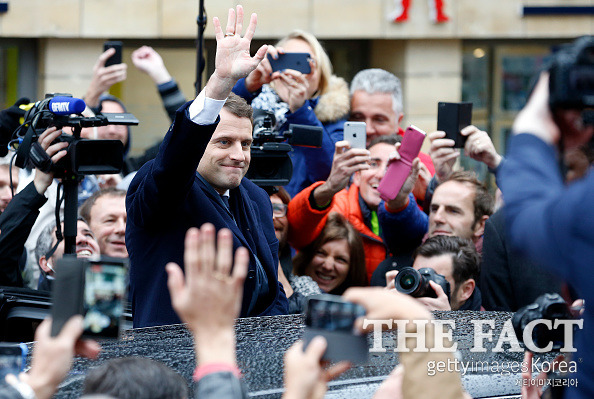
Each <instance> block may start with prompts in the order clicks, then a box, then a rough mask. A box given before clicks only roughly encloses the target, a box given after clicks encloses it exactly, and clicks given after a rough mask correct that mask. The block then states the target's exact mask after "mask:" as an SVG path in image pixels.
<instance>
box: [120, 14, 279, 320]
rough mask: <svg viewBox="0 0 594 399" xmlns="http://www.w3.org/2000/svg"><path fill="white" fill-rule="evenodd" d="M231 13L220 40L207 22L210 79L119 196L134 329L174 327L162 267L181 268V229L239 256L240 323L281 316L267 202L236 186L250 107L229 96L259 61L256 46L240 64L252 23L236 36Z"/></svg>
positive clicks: (241, 182) (246, 184)
mask: <svg viewBox="0 0 594 399" xmlns="http://www.w3.org/2000/svg"><path fill="white" fill-rule="evenodd" d="M240 10H241V13H240V12H239V11H240ZM231 14H232V17H233V23H232V24H231V23H230V24H229V25H228V26H227V33H226V34H224V33H223V31H222V30H221V27H220V23H219V22H218V19H216V23H215V32H216V33H217V34H216V39H217V53H216V59H215V72H214V73H213V75H212V76H211V78H210V80H209V81H208V83H207V85H206V87H205V88H204V90H203V91H202V92H201V93H200V95H199V96H198V97H197V98H196V100H194V101H193V102H191V103H187V104H186V105H184V106H183V107H181V108H180V109H179V110H178V112H177V115H176V119H175V122H174V123H173V125H172V126H171V128H170V130H169V132H168V133H167V135H166V136H165V139H164V141H163V144H162V145H161V148H160V150H159V154H158V155H157V158H156V159H155V160H153V161H149V162H148V163H147V164H145V165H144V166H143V167H142V168H141V169H140V170H139V171H138V173H137V174H136V176H135V178H134V180H133V181H132V183H131V184H130V188H129V190H128V195H127V198H126V209H127V212H128V220H127V225H126V246H127V248H128V254H129V257H130V296H131V301H132V310H133V315H134V326H135V327H146V326H153V325H163V324H173V323H179V322H180V320H179V318H178V316H177V315H176V314H175V312H174V311H173V308H172V307H171V304H170V300H169V292H168V291H167V278H166V274H165V265H166V264H167V263H169V262H176V263H178V264H182V261H183V243H184V236H185V234H186V231H187V230H188V229H189V228H190V227H199V226H201V225H202V224H204V223H207V222H209V223H212V224H213V225H214V226H215V228H216V229H221V228H228V229H230V230H231V231H232V233H233V246H234V248H238V247H241V246H243V247H245V248H247V249H248V251H249V254H250V266H249V271H248V277H247V279H246V282H245V285H244V296H243V303H242V310H241V314H240V315H241V316H244V317H245V316H260V315H277V314H285V313H287V312H288V303H287V299H286V296H285V294H284V292H283V290H282V288H281V285H280V283H279V282H278V275H277V268H278V240H277V238H276V236H275V234H274V226H273V223H272V206H271V204H270V199H269V197H268V194H266V192H265V191H264V190H262V189H261V188H259V187H258V186H256V185H255V184H253V183H252V182H250V181H249V180H247V179H245V178H244V176H245V173H246V172H247V169H248V167H249V162H250V146H251V142H252V124H251V121H250V119H251V108H250V107H249V106H248V105H247V104H246V103H245V102H243V100H241V99H239V98H238V97H236V96H232V95H230V94H231V89H232V88H233V85H234V84H235V83H236V82H237V81H238V80H239V79H240V78H242V77H245V76H246V75H247V74H248V73H250V72H251V71H252V70H253V69H255V68H256V66H257V65H258V63H259V62H260V61H261V60H262V59H263V58H264V55H265V54H266V46H263V47H261V48H260V49H259V50H258V52H257V53H256V55H255V56H254V57H253V58H252V57H250V55H249V47H250V42H251V39H252V37H253V35H254V31H255V28H256V16H255V14H253V15H252V18H251V21H250V24H249V26H248V28H247V31H246V35H245V37H241V26H242V22H243V11H242V9H240V8H238V14H239V15H237V24H235V14H234V13H231ZM231 14H230V18H231ZM219 114H220V115H219ZM197 305H198V306H199V304H197Z"/></svg>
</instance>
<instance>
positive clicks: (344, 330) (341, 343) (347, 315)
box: [303, 294, 369, 363]
mask: <svg viewBox="0 0 594 399" xmlns="http://www.w3.org/2000/svg"><path fill="white" fill-rule="evenodd" d="M364 315H365V309H364V308H363V307H362V306H361V305H357V304H354V303H352V302H348V301H345V300H344V299H342V298H341V297H340V296H336V295H328V294H323V295H313V296H310V297H309V298H308V300H307V304H306V310H305V333H304V335H303V340H304V349H305V348H307V346H308V345H309V343H310V342H311V340H312V339H313V338H314V337H316V336H318V335H321V336H323V337H324V338H326V341H327V342H328V347H327V348H326V352H325V353H324V356H323V359H324V360H328V361H331V362H337V361H341V360H349V361H351V362H353V363H365V362H367V360H368V358H369V347H368V344H367V334H362V333H360V332H359V331H356V330H355V328H354V323H355V320H357V318H359V317H361V316H364Z"/></svg>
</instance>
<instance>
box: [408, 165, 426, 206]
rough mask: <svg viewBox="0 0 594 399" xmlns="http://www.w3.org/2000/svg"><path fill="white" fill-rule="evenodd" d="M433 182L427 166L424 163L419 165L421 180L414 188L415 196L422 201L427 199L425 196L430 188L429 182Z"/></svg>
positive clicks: (419, 179) (418, 180)
mask: <svg viewBox="0 0 594 399" xmlns="http://www.w3.org/2000/svg"><path fill="white" fill-rule="evenodd" d="M430 181H431V172H429V168H427V166H425V164H424V163H422V162H421V163H419V178H418V179H417V182H416V183H415V186H414V188H413V191H412V193H413V195H414V196H415V198H417V199H418V200H420V201H423V200H424V199H425V195H426V193H427V187H429V182H430Z"/></svg>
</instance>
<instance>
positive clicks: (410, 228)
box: [377, 194, 429, 255]
mask: <svg viewBox="0 0 594 399" xmlns="http://www.w3.org/2000/svg"><path fill="white" fill-rule="evenodd" d="M377 215H378V220H379V224H380V227H381V228H382V234H383V236H384V237H383V238H384V242H385V243H386V245H387V246H388V249H389V250H390V252H391V253H392V254H393V255H397V254H404V253H410V252H412V251H413V250H414V249H415V248H416V247H418V246H419V245H421V242H422V241H423V237H424V236H425V234H426V233H427V229H428V228H429V217H428V216H427V214H426V213H425V212H423V211H421V210H420V209H419V207H418V206H417V202H416V201H415V197H414V196H413V195H412V194H409V196H408V206H407V207H406V208H405V209H403V210H402V211H400V212H389V211H388V210H386V207H385V203H384V201H382V202H380V204H379V206H378V211H377Z"/></svg>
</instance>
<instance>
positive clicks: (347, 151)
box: [314, 140, 371, 207]
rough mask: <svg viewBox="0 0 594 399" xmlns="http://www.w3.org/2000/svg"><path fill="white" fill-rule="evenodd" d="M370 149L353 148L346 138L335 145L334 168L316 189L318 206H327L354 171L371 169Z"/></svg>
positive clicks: (315, 195)
mask: <svg viewBox="0 0 594 399" xmlns="http://www.w3.org/2000/svg"><path fill="white" fill-rule="evenodd" d="M370 159H371V158H370V156H369V151H368V150H364V149H361V148H351V146H350V144H349V142H348V141H346V140H342V141H339V142H337V143H336V144H335V147H334V158H333V159H332V169H331V170H330V175H329V176H328V179H327V180H326V182H324V184H322V185H321V186H319V187H317V188H316V189H315V191H314V199H315V201H316V204H317V205H318V206H320V207H321V206H325V205H326V204H328V203H329V202H330V201H331V200H332V197H334V195H335V194H336V193H338V192H339V191H340V190H342V189H344V188H346V186H347V185H348V184H349V181H350V179H351V176H352V175H353V173H355V172H358V171H360V170H365V169H369V161H370Z"/></svg>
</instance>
